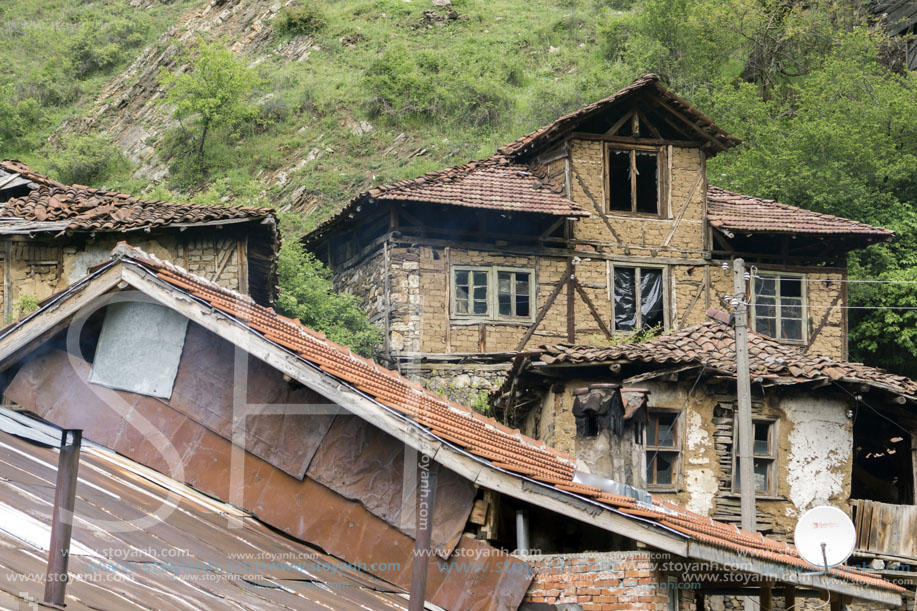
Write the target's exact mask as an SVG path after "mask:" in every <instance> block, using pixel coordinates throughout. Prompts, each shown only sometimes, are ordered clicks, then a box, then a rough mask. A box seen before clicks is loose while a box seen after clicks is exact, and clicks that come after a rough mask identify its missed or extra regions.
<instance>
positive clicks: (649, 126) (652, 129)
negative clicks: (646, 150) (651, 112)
mask: <svg viewBox="0 0 917 611" xmlns="http://www.w3.org/2000/svg"><path fill="white" fill-rule="evenodd" d="M636 112H637V113H638V116H639V117H640V122H641V124H643V125H645V126H646V127H647V129H649V130H650V133H651V134H653V138H655V139H656V140H660V141H661V140H664V138H663V137H662V134H660V133H659V130H658V129H656V126H655V125H653V124H652V123H650V122H649V121H648V120H647V119H646V115H644V114H643V113H642V112H640V111H636Z"/></svg>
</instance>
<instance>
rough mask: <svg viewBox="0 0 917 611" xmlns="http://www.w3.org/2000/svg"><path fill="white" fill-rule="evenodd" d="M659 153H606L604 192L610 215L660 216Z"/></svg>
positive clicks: (614, 149) (640, 151)
mask: <svg viewBox="0 0 917 611" xmlns="http://www.w3.org/2000/svg"><path fill="white" fill-rule="evenodd" d="M661 157H662V155H661V153H660V151H659V150H643V149H639V150H638V149H622V148H611V147H609V148H608V149H607V155H606V159H607V161H608V169H607V172H606V176H607V180H606V192H607V193H608V210H609V211H610V212H628V213H632V214H656V215H658V214H661V212H660V209H659V202H660V201H662V197H661V195H660V193H661V189H660V170H659V168H660V158H661Z"/></svg>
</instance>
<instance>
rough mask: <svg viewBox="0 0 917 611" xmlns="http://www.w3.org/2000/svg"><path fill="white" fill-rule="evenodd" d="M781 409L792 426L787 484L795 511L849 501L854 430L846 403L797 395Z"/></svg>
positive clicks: (787, 400) (786, 401)
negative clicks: (848, 484) (847, 412)
mask: <svg viewBox="0 0 917 611" xmlns="http://www.w3.org/2000/svg"><path fill="white" fill-rule="evenodd" d="M781 407H782V408H783V410H784V412H785V413H786V416H787V419H788V420H789V421H790V422H791V423H792V426H793V430H792V431H791V432H790V435H789V446H790V447H789V457H788V470H789V473H788V475H787V484H788V485H789V498H790V501H792V503H793V505H794V506H795V507H796V510H797V511H798V512H802V511H805V510H807V509H809V508H811V507H814V506H816V505H824V504H836V502H837V501H838V500H844V499H846V497H847V496H848V491H847V490H846V489H845V480H846V475H847V474H848V473H849V471H850V460H851V456H852V452H853V429H852V424H851V422H850V420H849V419H848V418H847V415H846V408H847V406H846V405H845V403H844V402H843V401H841V400H839V399H831V398H829V397H825V396H821V397H815V396H797V397H787V398H785V399H784V400H783V401H781Z"/></svg>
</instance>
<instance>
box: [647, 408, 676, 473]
mask: <svg viewBox="0 0 917 611" xmlns="http://www.w3.org/2000/svg"><path fill="white" fill-rule="evenodd" d="M680 457H681V444H680V443H679V434H678V412H672V411H650V413H649V420H648V422H647V424H646V484H647V486H650V487H652V486H656V487H661V488H674V487H675V485H676V482H677V477H678V462H679V458H680Z"/></svg>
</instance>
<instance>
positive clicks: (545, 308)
mask: <svg viewBox="0 0 917 611" xmlns="http://www.w3.org/2000/svg"><path fill="white" fill-rule="evenodd" d="M571 274H573V265H572V264H571V263H570V262H569V261H568V262H567V270H566V271H565V272H564V275H563V276H561V277H560V280H559V281H558V282H557V284H555V285H554V290H553V291H551V294H550V295H548V300H547V301H545V302H544V305H543V306H541V309H540V310H538V314H537V315H536V316H535V321H534V322H533V323H532V324H531V325H530V326H529V328H528V329H527V330H526V332H525V335H523V336H522V339H521V340H519V343H518V344H517V345H516V352H518V351H520V350H522V349H523V348H525V345H526V344H527V343H528V341H529V340H530V339H531V338H532V334H533V333H534V332H535V329H537V328H538V325H540V324H541V321H543V320H544V317H545V314H547V313H548V310H550V309H551V306H552V305H554V300H555V299H557V296H558V295H559V294H560V291H561V289H562V288H564V284H566V283H567V279H568V278H570V276H571Z"/></svg>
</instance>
